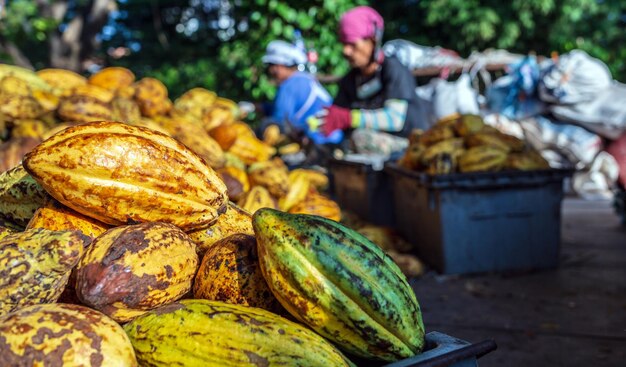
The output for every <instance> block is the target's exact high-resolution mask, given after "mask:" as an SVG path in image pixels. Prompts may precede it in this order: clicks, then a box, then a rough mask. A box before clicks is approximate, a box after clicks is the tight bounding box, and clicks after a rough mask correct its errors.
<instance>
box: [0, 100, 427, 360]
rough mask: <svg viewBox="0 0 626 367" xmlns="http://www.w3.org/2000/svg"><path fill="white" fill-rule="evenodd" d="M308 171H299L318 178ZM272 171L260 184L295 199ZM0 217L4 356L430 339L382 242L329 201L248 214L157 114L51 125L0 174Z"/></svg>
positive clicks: (319, 353) (318, 349) (222, 355)
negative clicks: (134, 121)
mask: <svg viewBox="0 0 626 367" xmlns="http://www.w3.org/2000/svg"><path fill="white" fill-rule="evenodd" d="M152 95H156V94H152ZM164 101H165V99H161V101H160V102H161V103H165V104H167V103H166V102H164ZM146 106H147V105H146ZM150 106H151V107H150V108H156V109H159V108H162V107H154V106H152V105H150ZM146 108H148V107H146ZM168 118H172V117H171V116H169V117H168ZM154 121H156V120H154ZM266 162H267V164H268V165H269V164H271V165H273V164H276V163H275V162H274V161H271V160H267V161H263V162H256V163H266ZM253 165H254V164H251V166H253ZM225 167H228V166H225ZM265 169H275V168H274V166H270V167H269V168H268V167H266V166H261V167H260V168H259V167H256V168H253V169H252V170H251V172H250V176H251V177H254V175H255V172H256V171H257V170H265ZM272 172H273V171H272ZM274 174H275V173H272V175H274ZM307 174H309V172H307V171H299V173H298V172H296V173H293V176H294V178H293V180H294V184H293V186H296V182H298V185H301V182H309V185H310V186H315V185H316V184H318V183H313V182H316V181H315V180H314V179H310V178H307V179H306V181H304V179H302V178H300V177H306V175H307ZM266 175H267V174H266V173H262V174H259V176H260V178H256V177H254V178H252V179H251V181H253V182H256V184H255V185H256V186H255V187H264V188H265V189H266V190H268V191H269V190H270V189H271V190H272V191H275V190H279V189H280V190H282V192H283V193H284V196H283V197H282V199H283V205H287V206H290V209H293V207H294V206H296V205H297V204H298V203H300V202H301V201H300V200H296V199H293V200H292V199H291V198H290V197H289V193H290V189H289V188H285V187H282V186H280V185H279V186H280V188H278V187H277V186H276V185H274V184H275V182H274V181H272V180H269V179H265V177H266ZM270 177H273V176H271V175H270ZM261 178H263V179H261ZM259 180H260V181H263V182H260V181H259ZM287 180H289V175H288V176H287ZM304 185H306V184H304ZM305 191H306V194H304V196H305V197H306V196H307V195H310V192H311V190H305ZM298 192H300V191H298ZM301 195H303V194H301V193H299V194H298V195H296V194H293V196H294V197H296V196H297V197H300V196H301ZM279 202H280V199H279ZM279 205H280V204H279ZM0 220H1V221H2V223H3V227H1V228H0V272H1V273H2V275H3V276H2V279H3V282H2V283H0V355H1V356H2V358H3V362H5V363H6V364H8V365H43V364H50V363H54V364H59V365H64V366H99V365H102V364H103V363H106V364H110V365H118V366H137V365H142V366H147V365H149V366H171V365H182V366H224V365H245V364H255V365H303V366H352V365H353V364H352V362H351V361H350V360H349V358H365V359H367V360H378V361H388V362H391V361H397V360H400V359H403V358H407V357H410V356H412V355H415V354H418V353H420V352H421V351H422V349H423V348H424V325H423V323H422V319H421V312H420V308H419V304H418V302H417V300H416V297H415V294H414V292H413V290H412V289H411V287H410V286H409V284H408V282H407V280H406V277H404V275H403V274H402V273H401V271H400V269H399V268H398V266H397V265H396V264H395V263H394V262H393V260H392V259H391V258H390V257H389V256H387V255H385V254H384V252H383V251H382V250H381V248H380V247H378V246H377V245H375V244H374V243H373V242H371V241H370V240H368V239H367V238H366V237H364V236H363V235H361V234H359V233H357V232H356V231H354V230H351V229H349V228H347V227H345V226H343V225H341V224H339V223H337V222H335V221H333V220H329V219H326V218H323V217H320V216H312V215H303V214H294V213H288V212H284V211H279V210H276V209H271V208H261V209H258V210H257V211H256V212H255V213H254V215H252V216H251V215H250V213H249V212H247V211H245V210H244V209H241V208H239V207H238V206H236V205H234V204H232V203H231V202H230V201H229V195H228V193H227V185H226V184H225V183H224V182H223V180H222V179H221V177H220V175H219V174H218V173H217V172H216V171H215V170H214V169H213V168H211V167H210V166H209V165H208V164H207V161H206V160H205V159H203V158H201V157H200V156H199V155H198V154H196V153H194V152H193V151H192V150H191V149H190V147H187V146H186V145H184V144H181V143H180V142H179V141H178V140H176V139H174V138H173V137H171V136H169V135H166V134H163V133H160V132H158V131H156V130H154V129H147V128H143V127H139V126H133V125H130V124H126V123H121V122H108V121H98V122H89V123H85V124H81V125H76V126H70V127H68V128H66V129H64V130H62V131H60V132H58V133H56V134H54V135H52V136H50V137H48V138H47V139H45V140H44V141H43V142H42V143H41V144H39V145H37V146H36V147H35V148H34V149H33V150H31V151H30V152H28V153H27V154H26V155H25V157H24V159H23V162H22V163H20V164H18V165H17V166H15V167H13V168H11V169H10V170H8V171H6V172H4V173H2V174H0Z"/></svg>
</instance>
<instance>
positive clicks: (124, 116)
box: [111, 97, 141, 124]
mask: <svg viewBox="0 0 626 367" xmlns="http://www.w3.org/2000/svg"><path fill="white" fill-rule="evenodd" d="M111 114H112V116H113V119H114V120H115V121H123V122H126V123H127V124H132V123H133V122H134V121H138V120H140V119H141V111H140V110H139V105H137V102H135V101H134V100H132V99H130V98H122V97H115V98H113V101H112V102H111Z"/></svg>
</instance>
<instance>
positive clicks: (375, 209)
mask: <svg viewBox="0 0 626 367" xmlns="http://www.w3.org/2000/svg"><path fill="white" fill-rule="evenodd" d="M359 160H360V161H359ZM383 168H384V162H383V161H382V160H379V161H376V160H374V161H371V160H369V159H366V158H363V159H360V158H359V156H356V155H353V156H348V157H347V159H344V160H338V159H330V160H329V162H328V176H329V180H330V193H331V195H332V197H333V199H334V200H335V201H337V203H338V204H339V206H340V207H341V208H342V209H347V210H349V211H351V212H353V213H355V214H356V215H358V216H359V217H360V218H362V219H364V220H367V221H368V222H371V223H373V224H377V225H381V226H392V225H393V224H394V218H393V215H394V211H393V202H392V195H391V188H390V183H389V179H388V177H387V174H386V173H385V172H384V171H383Z"/></svg>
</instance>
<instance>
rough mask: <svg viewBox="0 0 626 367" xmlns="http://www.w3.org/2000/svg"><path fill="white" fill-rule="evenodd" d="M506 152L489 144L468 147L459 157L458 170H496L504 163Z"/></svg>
mask: <svg viewBox="0 0 626 367" xmlns="http://www.w3.org/2000/svg"><path fill="white" fill-rule="evenodd" d="M506 157H507V152H506V151H504V150H502V149H498V148H494V147H492V146H489V145H480V146H477V147H474V148H470V149H468V150H467V151H466V152H465V153H463V154H462V155H461V156H460V157H459V171H461V172H479V171H498V170H500V169H501V168H502V167H503V166H504V164H505V163H506Z"/></svg>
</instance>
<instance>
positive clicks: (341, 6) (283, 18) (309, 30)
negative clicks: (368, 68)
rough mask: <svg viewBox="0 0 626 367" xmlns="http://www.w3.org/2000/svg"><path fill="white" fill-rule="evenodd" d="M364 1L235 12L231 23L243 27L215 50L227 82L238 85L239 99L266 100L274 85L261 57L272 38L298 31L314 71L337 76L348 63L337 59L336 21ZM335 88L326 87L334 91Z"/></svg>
mask: <svg viewBox="0 0 626 367" xmlns="http://www.w3.org/2000/svg"><path fill="white" fill-rule="evenodd" d="M363 3H365V2H364V1H358V0H357V1H351V0H341V1H323V0H317V1H306V2H303V1H293V0H292V1H276V0H256V1H254V2H250V3H249V4H248V5H242V6H241V7H238V8H236V9H235V17H236V20H237V22H243V21H247V24H248V29H247V31H245V32H241V33H239V34H238V35H237V36H236V37H235V38H234V39H232V40H231V41H229V42H226V43H224V44H223V45H222V47H221V48H220V53H219V58H220V60H221V61H223V62H224V64H225V66H226V68H227V69H228V70H230V71H231V76H230V77H231V78H234V79H235V80H236V81H237V82H238V83H241V85H242V86H243V89H244V90H245V95H243V96H242V97H244V98H252V99H254V100H262V99H267V98H269V99H271V98H273V96H274V93H275V87H274V86H273V85H272V84H271V82H270V80H269V78H268V76H267V74H266V73H265V72H264V67H263V65H262V63H261V57H262V56H263V54H264V52H265V46H266V45H267V44H268V43H269V42H270V41H272V40H275V39H283V40H287V41H292V42H293V41H294V31H295V30H296V29H299V30H300V31H301V33H302V36H303V38H304V40H305V45H306V46H307V47H315V49H316V51H317V52H318V54H319V61H318V65H317V66H318V70H319V71H320V73H324V74H331V75H341V74H344V73H345V72H346V71H347V69H348V65H347V63H346V62H345V61H344V60H343V58H342V56H341V45H340V44H339V42H338V41H337V36H336V34H337V32H336V30H337V23H338V21H339V17H340V15H341V14H342V13H343V12H345V11H346V10H348V9H350V8H352V7H354V6H356V5H358V4H363ZM335 88H336V86H331V88H330V89H331V92H334V89H335Z"/></svg>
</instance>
